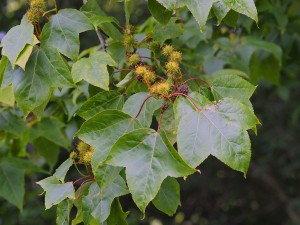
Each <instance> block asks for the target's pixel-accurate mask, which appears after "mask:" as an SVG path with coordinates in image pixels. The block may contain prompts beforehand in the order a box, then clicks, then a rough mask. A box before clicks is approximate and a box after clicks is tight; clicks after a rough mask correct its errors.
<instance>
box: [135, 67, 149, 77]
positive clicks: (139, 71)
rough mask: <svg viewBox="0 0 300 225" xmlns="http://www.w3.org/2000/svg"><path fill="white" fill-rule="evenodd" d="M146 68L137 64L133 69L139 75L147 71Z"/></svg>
mask: <svg viewBox="0 0 300 225" xmlns="http://www.w3.org/2000/svg"><path fill="white" fill-rule="evenodd" d="M147 71H148V69H147V67H146V66H137V67H136V68H135V70H134V73H135V74H136V75H139V76H144V74H145V73H147Z"/></svg>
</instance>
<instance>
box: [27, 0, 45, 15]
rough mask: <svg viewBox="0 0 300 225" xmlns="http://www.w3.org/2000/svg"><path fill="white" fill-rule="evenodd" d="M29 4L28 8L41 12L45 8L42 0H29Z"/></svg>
mask: <svg viewBox="0 0 300 225" xmlns="http://www.w3.org/2000/svg"><path fill="white" fill-rule="evenodd" d="M29 4H30V8H32V9H33V8H35V9H38V10H39V11H40V12H42V13H43V12H44V11H45V10H46V3H45V1H44V0H31V1H30V3H29Z"/></svg>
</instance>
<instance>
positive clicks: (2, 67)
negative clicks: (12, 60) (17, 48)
mask: <svg viewBox="0 0 300 225" xmlns="http://www.w3.org/2000/svg"><path fill="white" fill-rule="evenodd" d="M7 64H8V58H7V57H6V56H2V58H1V60H0V87H2V81H3V78H4V74H5V71H6V70H7Z"/></svg>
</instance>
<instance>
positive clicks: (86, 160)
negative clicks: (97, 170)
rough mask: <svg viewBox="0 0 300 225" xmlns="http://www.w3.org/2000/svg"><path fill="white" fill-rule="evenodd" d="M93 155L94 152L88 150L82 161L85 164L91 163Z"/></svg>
mask: <svg viewBox="0 0 300 225" xmlns="http://www.w3.org/2000/svg"><path fill="white" fill-rule="evenodd" d="M92 157H93V152H91V151H89V152H86V153H85V154H84V155H83V157H82V161H83V162H84V163H85V164H91V161H92Z"/></svg>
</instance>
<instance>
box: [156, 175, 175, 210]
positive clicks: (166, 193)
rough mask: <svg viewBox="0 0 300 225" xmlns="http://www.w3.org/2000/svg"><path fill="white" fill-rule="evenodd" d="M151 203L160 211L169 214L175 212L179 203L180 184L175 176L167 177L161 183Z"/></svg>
mask: <svg viewBox="0 0 300 225" xmlns="http://www.w3.org/2000/svg"><path fill="white" fill-rule="evenodd" d="M152 203H153V204H154V206H155V207H156V208H157V209H159V210H160V211H162V212H164V213H166V214H167V215H169V216H173V215H174V214H175V213H176V210H177V208H178V206H180V205H181V203H180V186H179V183H178V182H177V180H176V179H175V178H172V177H167V178H166V179H165V180H164V182H163V183H162V185H161V187H160V190H159V192H158V194H157V195H156V196H155V198H154V199H153V201H152Z"/></svg>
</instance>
